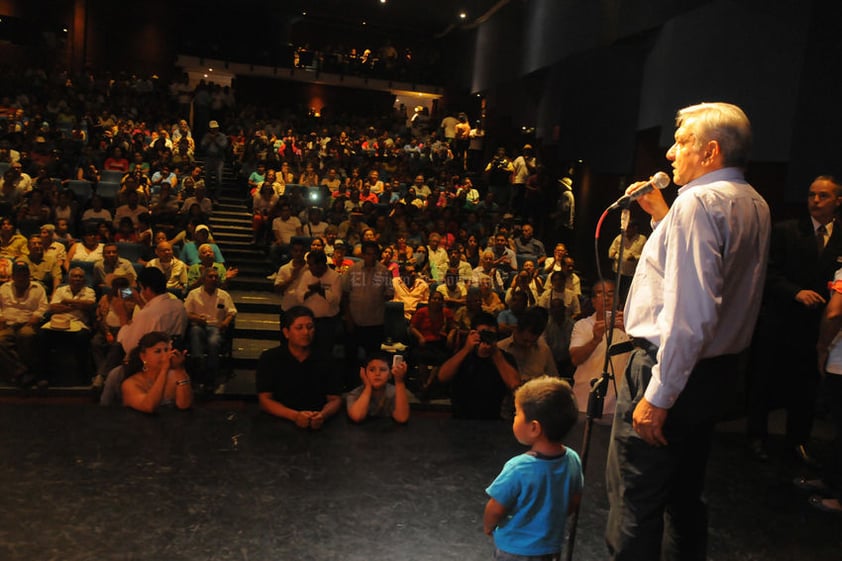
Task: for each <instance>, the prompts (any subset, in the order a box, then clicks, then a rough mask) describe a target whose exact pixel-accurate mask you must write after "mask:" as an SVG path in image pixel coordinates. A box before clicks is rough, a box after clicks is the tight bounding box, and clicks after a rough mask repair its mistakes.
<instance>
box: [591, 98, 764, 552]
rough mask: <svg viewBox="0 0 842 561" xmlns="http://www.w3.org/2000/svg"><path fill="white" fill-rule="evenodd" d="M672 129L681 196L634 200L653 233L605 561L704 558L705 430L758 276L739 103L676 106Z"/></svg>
mask: <svg viewBox="0 0 842 561" xmlns="http://www.w3.org/2000/svg"><path fill="white" fill-rule="evenodd" d="M676 125H677V127H678V128H677V130H676V132H675V142H674V144H673V145H672V147H670V149H669V151H668V152H667V155H666V157H667V159H668V160H669V161H671V162H672V168H673V181H674V182H675V184H676V185H679V186H681V188H680V189H679V192H678V197H677V198H676V199H675V202H674V203H673V205H672V208H670V207H669V206H668V205H667V203H666V201H665V200H664V198H663V195H662V194H661V191H659V190H657V189H655V190H654V191H653V192H651V193H648V194H646V195H644V196H642V197H640V198H639V199H638V202H639V203H640V206H641V207H642V208H643V209H644V210H645V211H646V212H647V213H649V214H650V215H651V216H652V222H653V231H652V235H651V236H650V237H649V240H648V241H647V242H646V245H645V247H644V248H643V254H642V255H641V258H640V262H639V263H638V266H637V269H636V271H635V276H634V280H633V281H632V285H631V289H630V291H629V297H628V301H627V302H626V308H625V313H624V318H625V326H626V333H628V334H629V336H631V338H632V340H633V341H634V342H635V345H636V346H637V348H636V349H635V350H634V352H632V355H631V357H630V359H629V365H628V368H627V369H626V373H625V377H624V379H623V382H622V384H621V385H620V387H619V390H618V395H617V408H616V414H615V415H614V425H613V430H612V433H611V442H610V445H609V451H608V463H607V467H606V480H607V485H606V487H607V491H608V498H609V503H610V510H609V516H608V527H607V530H606V543H607V544H608V550H609V553H610V557H611V559H614V560H635V561H637V560H640V559H681V560H687V559H699V560H702V559H705V558H706V545H707V522H706V520H707V517H706V512H705V506H704V503H703V501H702V493H703V490H704V479H705V466H706V464H707V459H708V455H709V450H710V445H711V436H712V433H713V426H714V422H715V421H716V420H717V419H718V416H719V415H720V414H721V413H722V410H723V409H724V408H725V407H727V406H728V405H729V404H728V403H727V401H728V398H729V397H730V396H732V394H733V392H729V388H732V387H733V386H734V385H735V382H736V381H737V379H738V373H739V368H740V365H741V363H742V360H741V358H742V354H743V352H744V351H745V350H746V349H747V347H748V345H749V342H750V340H751V336H752V331H753V328H754V323H755V320H756V319H757V313H758V311H759V309H760V298H761V295H762V293H763V283H764V279H765V274H766V263H767V252H768V248H769V236H770V230H771V226H770V220H769V207H768V206H767V205H766V202H765V201H764V200H763V198H762V197H761V196H760V195H759V194H758V193H757V192H756V191H755V190H754V189H753V188H752V187H751V185H749V184H748V182H746V180H745V179H744V177H743V170H742V168H743V167H744V166H745V165H746V163H747V162H748V152H749V148H750V146H751V125H750V124H749V121H748V118H747V117H746V116H745V113H743V111H742V110H741V109H740V108H739V107H737V106H735V105H731V104H727V103H702V104H699V105H694V106H691V107H687V108H685V109H682V110H680V111H679V112H678V115H677V117H676ZM643 184H644V183H643V182H640V183H636V184H634V185H632V186H631V187H630V188H629V189H628V190H627V192H633V191H634V190H635V189H637V188H639V187H641V186H642V185H643ZM662 544H663V548H664V551H663V553H662V551H661V549H662Z"/></svg>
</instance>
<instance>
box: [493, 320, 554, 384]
mask: <svg viewBox="0 0 842 561" xmlns="http://www.w3.org/2000/svg"><path fill="white" fill-rule="evenodd" d="M546 325H547V315H546V311H545V310H543V309H541V308H529V309H527V310H526V311H525V312H524V313H523V314H522V315H521V316H520V318H519V319H518V324H517V327H516V328H515V330H514V332H512V334H511V335H510V336H509V337H507V338H505V339H503V340H502V341H500V343H499V345H500V348H501V349H503V350H504V351H508V352H509V353H510V354H511V355H512V356H513V357H515V361H516V362H517V369H518V372H519V373H520V379H521V381H522V382H526V381H527V380H531V379H532V378H537V377H538V376H543V375H547V376H558V370H556V366H555V360H554V359H553V355H552V353H551V352H550V348H549V347H548V346H547V343H546V342H544V340H543V339H541V333H543V332H544V327H545V326H546Z"/></svg>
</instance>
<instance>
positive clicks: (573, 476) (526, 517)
mask: <svg viewBox="0 0 842 561" xmlns="http://www.w3.org/2000/svg"><path fill="white" fill-rule="evenodd" d="M583 484H584V479H583V476H582V462H581V460H580V459H579V455H578V454H576V452H574V451H573V450H571V449H570V448H567V449H566V451H565V453H564V454H563V455H562V456H558V457H555V458H539V457H536V456H532V455H531V454H521V455H520V456H515V457H514V458H512V459H511V460H509V461H508V462H506V465H505V466H503V471H501V472H500V475H498V476H497V479H495V480H494V482H493V483H492V484H491V485H490V486H489V487H488V489H486V490H485V492H486V493H488V495H489V496H491V497H492V498H493V499H494V500H496V501H497V502H498V503H500V504H501V505H503V507H504V508H505V509H506V516H505V518H503V520H501V521H500V523H499V524H498V525H497V528H496V529H495V530H494V543H495V545H496V546H497V548H498V549H500V550H502V551H505V552H507V553H512V554H514V555H548V554H553V553H558V552H559V551H561V546H562V544H563V543H564V528H565V524H566V522H567V511H568V510H569V507H570V498H571V497H572V496H573V495H575V494H577V493H579V492H581V490H582V486H583Z"/></svg>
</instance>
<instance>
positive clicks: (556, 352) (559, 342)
mask: <svg viewBox="0 0 842 561" xmlns="http://www.w3.org/2000/svg"><path fill="white" fill-rule="evenodd" d="M549 311H550V317H549V320H548V321H547V327H545V328H544V335H543V337H544V341H545V342H546V343H547V346H549V347H550V351H552V353H553V358H554V359H555V365H556V369H557V370H558V375H559V376H561V377H562V378H565V379H566V380H568V381H569V382H570V387H571V388H572V387H573V370H574V366H573V362H572V361H571V360H570V336H571V335H572V333H573V324H574V323H575V322H574V321H573V319H572V318H571V317H570V315H569V314H568V313H567V309H566V308H565V306H564V301H563V300H561V299H559V298H553V299H552V300H550V310H549Z"/></svg>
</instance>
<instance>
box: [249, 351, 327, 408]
mask: <svg viewBox="0 0 842 561" xmlns="http://www.w3.org/2000/svg"><path fill="white" fill-rule="evenodd" d="M255 378H256V380H255V381H256V386H257V393H264V392H270V393H271V394H272V399H274V400H275V401H277V402H279V403H283V404H284V405H285V406H287V407H289V408H290V409H295V410H297V411H318V410H320V409H321V408H322V407H324V405H325V403H327V396H328V395H341V394H342V380H341V378H340V376H339V368H337V366H336V364H334V361H333V360H331V359H329V358H323V357H318V356H314V355H310V356H309V357H308V358H307V359H306V360H305V361H304V362H299V361H298V359H296V358H295V357H294V356H292V355H291V354H290V352H289V349H288V348H287V347H286V346H280V347H275V348H274V349H269V350H267V351H264V352H263V354H261V355H260V360H259V361H258V363H257V374H256V376H255Z"/></svg>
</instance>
